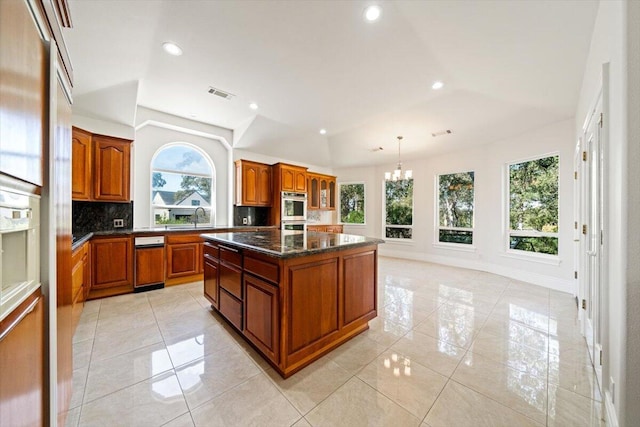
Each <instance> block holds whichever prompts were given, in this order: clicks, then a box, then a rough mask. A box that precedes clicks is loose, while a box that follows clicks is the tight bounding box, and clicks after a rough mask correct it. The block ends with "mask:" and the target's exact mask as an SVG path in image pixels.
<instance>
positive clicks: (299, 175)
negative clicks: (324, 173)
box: [274, 163, 307, 193]
mask: <svg viewBox="0 0 640 427" xmlns="http://www.w3.org/2000/svg"><path fill="white" fill-rule="evenodd" d="M274 172H275V174H276V176H277V178H278V180H277V184H278V185H277V186H276V187H275V188H276V190H277V191H278V192H280V191H292V192H295V193H306V192H307V168H305V167H302V166H294V165H288V164H286V163H276V164H275V165H274Z"/></svg>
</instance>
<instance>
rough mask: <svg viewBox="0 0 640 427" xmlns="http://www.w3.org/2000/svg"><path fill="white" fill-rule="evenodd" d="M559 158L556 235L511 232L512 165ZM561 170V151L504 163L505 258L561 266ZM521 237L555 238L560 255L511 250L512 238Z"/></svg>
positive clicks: (527, 231)
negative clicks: (514, 236)
mask: <svg viewBox="0 0 640 427" xmlns="http://www.w3.org/2000/svg"><path fill="white" fill-rule="evenodd" d="M556 156H557V157H558V203H557V204H558V217H557V223H558V231H557V232H555V233H551V232H543V231H537V230H511V219H510V217H511V176H510V167H511V165H516V164H519V163H526V162H531V161H535V160H540V159H544V158H547V157H556ZM561 168H562V158H561V156H560V152H559V151H552V152H548V153H543V154H539V155H535V156H529V157H525V158H520V159H517V160H512V161H509V162H506V163H504V165H503V176H504V178H503V186H504V194H503V227H502V229H503V233H504V234H503V244H504V256H507V257H510V258H516V259H523V260H529V261H537V262H540V263H543V264H559V262H560V210H561V207H560V190H561V181H560V176H561ZM512 235H516V236H521V237H555V238H556V239H557V240H558V253H557V254H547V253H541V252H531V251H525V250H521V249H511V236H512Z"/></svg>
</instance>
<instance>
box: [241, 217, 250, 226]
mask: <svg viewBox="0 0 640 427" xmlns="http://www.w3.org/2000/svg"><path fill="white" fill-rule="evenodd" d="M248 223H249V221H247V217H246V216H245V217H244V218H242V224H244V225H247V224H248Z"/></svg>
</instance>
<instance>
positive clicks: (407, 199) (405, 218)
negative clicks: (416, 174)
mask: <svg viewBox="0 0 640 427" xmlns="http://www.w3.org/2000/svg"><path fill="white" fill-rule="evenodd" d="M385 198H386V204H385V207H386V221H385V223H386V224H387V225H412V224H413V179H403V180H398V181H385Z"/></svg>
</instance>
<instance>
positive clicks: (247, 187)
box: [241, 162, 260, 206]
mask: <svg viewBox="0 0 640 427" xmlns="http://www.w3.org/2000/svg"><path fill="white" fill-rule="evenodd" d="M258 176H259V170H258V165H256V164H254V163H246V162H245V163H243V164H242V184H241V185H242V204H243V205H245V206H255V205H257V204H258V203H259V198H260V196H259V195H258V192H259V191H260V188H259V187H258Z"/></svg>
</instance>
